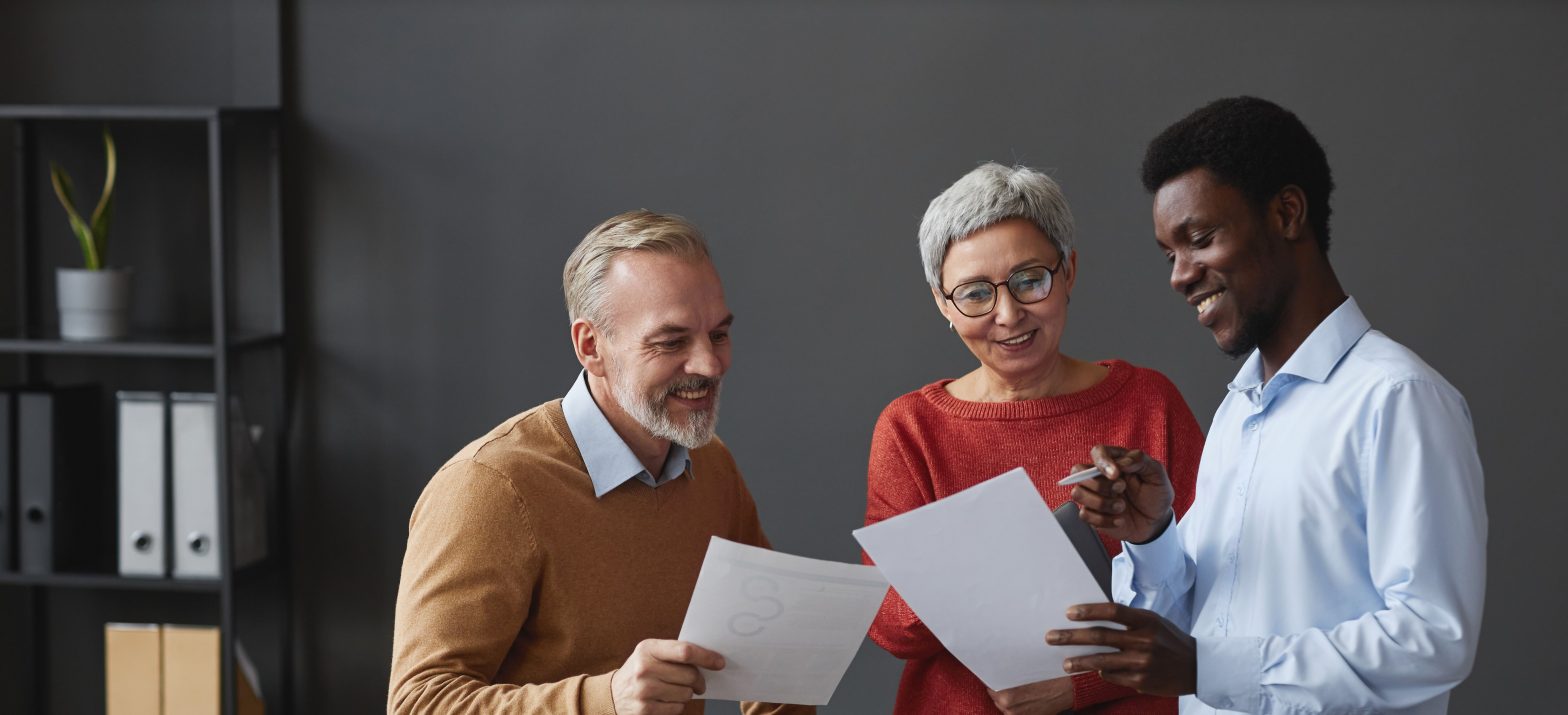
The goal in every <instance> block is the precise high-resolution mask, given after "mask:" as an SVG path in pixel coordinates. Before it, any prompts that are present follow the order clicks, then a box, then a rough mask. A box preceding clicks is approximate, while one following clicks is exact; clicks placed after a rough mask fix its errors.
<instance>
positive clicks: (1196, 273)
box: [1046, 97, 1486, 713]
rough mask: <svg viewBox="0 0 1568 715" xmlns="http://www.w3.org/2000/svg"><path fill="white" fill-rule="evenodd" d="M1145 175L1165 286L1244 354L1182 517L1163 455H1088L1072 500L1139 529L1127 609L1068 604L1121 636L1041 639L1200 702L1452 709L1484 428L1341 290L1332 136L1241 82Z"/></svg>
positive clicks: (1130, 557)
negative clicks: (1246, 90)
mask: <svg viewBox="0 0 1568 715" xmlns="http://www.w3.org/2000/svg"><path fill="white" fill-rule="evenodd" d="M1143 181H1144V186H1145V187H1146V188H1147V189H1148V190H1149V191H1150V192H1152V193H1153V194H1154V230H1155V238H1156V240H1157V241H1158V243H1159V245H1160V248H1161V250H1162V252H1163V253H1164V254H1165V256H1166V258H1167V260H1169V261H1170V262H1171V287H1172V288H1174V289H1175V290H1176V292H1177V293H1179V294H1181V295H1182V296H1183V297H1184V298H1185V299H1186V301H1187V303H1188V304H1189V305H1192V306H1193V307H1194V308H1195V309H1196V311H1197V319H1198V322H1199V323H1200V324H1202V325H1203V326H1205V327H1207V328H1208V329H1209V330H1210V331H1211V332H1212V333H1213V334H1214V339H1215V342H1216V343H1218V344H1219V347H1220V349H1221V350H1223V351H1224V352H1225V353H1227V354H1229V355H1231V356H1232V357H1241V356H1247V360H1246V362H1245V363H1244V364H1243V365H1242V367H1241V371H1240V372H1239V373H1238V374H1237V375H1236V378H1235V379H1234V380H1233V381H1232V382H1231V383H1230V385H1229V391H1230V392H1229V394H1228V395H1227V396H1226V398H1225V401H1224V402H1223V403H1222V404H1221V405H1220V408H1219V410H1218V411H1217V412H1216V413H1215V416H1214V423H1213V425H1212V426H1211V428H1210V429H1209V434H1208V441H1207V443H1206V445H1205V447H1204V451H1203V457H1202V459H1201V462H1200V465H1199V468H1198V493H1197V497H1196V500H1195V501H1194V502H1193V505H1192V507H1191V509H1190V510H1189V511H1188V512H1187V513H1186V515H1185V516H1183V517H1182V518H1181V520H1180V521H1179V522H1176V521H1175V520H1174V516H1173V513H1172V510H1171V486H1170V480H1169V479H1168V478H1167V477H1166V474H1165V469H1164V467H1163V466H1162V465H1160V464H1159V463H1158V462H1156V461H1154V460H1153V459H1150V458H1149V457H1148V456H1147V455H1145V454H1143V453H1142V452H1141V451H1137V450H1127V449H1123V448H1120V447H1103V446H1102V447H1096V448H1095V449H1094V451H1093V454H1092V460H1093V461H1094V462H1095V464H1096V466H1098V467H1099V468H1100V470H1101V471H1102V472H1103V474H1104V476H1103V477H1100V478H1098V479H1096V480H1094V481H1093V482H1090V483H1086V484H1084V485H1082V486H1081V487H1080V488H1078V489H1076V490H1075V491H1074V493H1073V500H1074V501H1075V502H1077V503H1078V504H1079V506H1080V508H1081V510H1082V513H1083V516H1084V518H1085V519H1086V520H1088V521H1089V522H1090V523H1092V524H1094V525H1096V526H1097V527H1099V528H1100V529H1101V530H1102V531H1103V532H1104V533H1106V534H1108V535H1111V536H1114V537H1117V538H1120V539H1122V540H1123V541H1124V542H1127V547H1126V549H1125V550H1124V551H1123V553H1122V555H1121V556H1118V557H1117V559H1116V562H1115V571H1114V573H1115V575H1114V578H1113V581H1114V595H1115V597H1116V600H1117V601H1118V603H1119V604H1125V605H1118V604H1116V603H1108V604H1086V605H1081V606H1074V607H1072V608H1071V609H1069V613H1068V617H1069V618H1071V619H1073V620H1080V621H1089V620H1106V621H1114V622H1117V623H1119V624H1121V625H1123V626H1125V627H1126V630H1125V631H1121V630H1115V629H1109V628H1079V629H1070V630H1061V631H1052V632H1051V633H1049V634H1048V635H1047V636H1046V641H1047V642H1048V643H1052V644H1059V645H1065V644H1097V645H1107V646H1111V647H1113V648H1115V649H1117V652H1113V653H1106V654H1100V655H1087V656H1080V657H1075V658H1070V659H1068V660H1067V662H1066V663H1065V666H1066V668H1067V669H1068V671H1069V672H1077V671H1086V670H1087V671H1099V672H1100V674H1101V675H1102V676H1103V677H1104V679H1105V680H1108V681H1111V682H1114V683H1120V684H1123V685H1128V686H1131V687H1133V688H1136V689H1138V690H1140V691H1143V692H1146V693H1154V694H1160V695H1180V696H1182V699H1181V708H1182V712H1184V713H1209V712H1247V713H1306V712H1337V713H1349V712H1355V713H1365V712H1380V713H1393V712H1398V713H1443V712H1446V711H1447V709H1448V696H1449V691H1451V690H1452V689H1453V688H1454V686H1456V685H1458V684H1459V682H1460V681H1462V680H1464V678H1465V676H1466V675H1468V674H1469V672H1470V668H1471V665H1472V663H1473V662H1474V659H1475V652H1476V643H1477V639H1478V636H1479V634H1480V625H1481V606H1482V599H1483V596H1484V594H1485V583H1486V507H1485V504H1484V502H1483V493H1482V475H1481V464H1480V459H1479V458H1478V456H1477V454H1476V446H1475V434H1474V430H1473V428H1472V425H1471V421H1470V413H1469V409H1468V407H1466V405H1465V401H1464V398H1463V397H1462V396H1460V394H1459V392H1458V391H1457V390H1455V389H1454V387H1453V386H1452V385H1450V384H1449V383H1448V382H1447V381H1446V380H1444V379H1443V377H1442V376H1441V375H1439V374H1438V373H1437V372H1436V371H1435V370H1433V369H1432V368H1431V367H1430V366H1428V365H1427V364H1426V363H1424V362H1422V361H1421V359H1420V358H1419V357H1417V356H1416V355H1415V354H1414V353H1412V352H1411V351H1410V350H1408V349H1407V348H1405V347H1403V346H1402V345H1400V344H1399V343H1396V342H1394V341H1393V340H1391V339H1389V338H1388V336H1386V335H1384V334H1382V333H1380V332H1378V331H1376V330H1372V329H1371V327H1370V324H1369V323H1368V322H1367V319H1366V317H1364V316H1363V315H1362V313H1361V310H1360V308H1359V307H1358V306H1357V305H1356V301H1355V300H1353V299H1351V298H1349V297H1347V296H1346V294H1345V292H1344V290H1343V289H1342V288H1341V287H1340V284H1339V280H1338V278H1336V277H1335V274H1334V270H1333V268H1332V267H1331V266H1330V265H1329V262H1328V246H1329V231H1328V228H1329V226H1328V218H1329V204H1328V198H1329V193H1330V191H1331V190H1332V189H1333V181H1332V179H1331V178H1330V173H1329V167H1328V161H1327V159H1326V157H1325V156H1324V153H1323V149H1322V147H1321V146H1320V145H1319V144H1318V142H1317V140H1316V139H1315V138H1314V137H1313V136H1312V134H1311V133H1310V132H1309V131H1308V130H1307V128H1306V127H1305V126H1303V125H1302V124H1301V122H1300V121H1299V120H1298V119H1297V118H1296V117H1295V115H1293V114H1291V113H1290V112H1288V111H1286V110H1284V109H1283V108H1281V107H1279V106H1277V105H1275V104H1272V103H1270V102H1266V101H1264V100H1261V99H1255V98H1251V97H1239V98H1234V99H1224V100H1220V101H1217V102H1214V103H1212V104H1210V105H1208V106H1206V107H1204V108H1202V109H1199V110H1198V111H1196V112H1195V113H1193V114H1192V115H1190V116H1188V117H1187V118H1185V119H1183V120H1181V121H1180V122H1177V123H1176V124H1175V125H1172V126H1171V127H1170V128H1168V129H1166V130H1165V132H1164V133H1162V134H1160V135H1159V137H1157V138H1156V139H1155V140H1154V141H1153V142H1152V143H1151V144H1150V146H1149V150H1148V154H1147V155H1146V158H1145V160H1144V165H1143ZM1173 522H1174V523H1173Z"/></svg>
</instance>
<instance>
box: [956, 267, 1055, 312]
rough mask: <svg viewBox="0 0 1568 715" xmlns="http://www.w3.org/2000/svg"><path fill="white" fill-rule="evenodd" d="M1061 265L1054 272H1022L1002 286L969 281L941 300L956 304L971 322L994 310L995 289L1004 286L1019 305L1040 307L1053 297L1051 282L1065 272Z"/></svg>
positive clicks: (1040, 269)
mask: <svg viewBox="0 0 1568 715" xmlns="http://www.w3.org/2000/svg"><path fill="white" fill-rule="evenodd" d="M1062 263H1063V262H1058V263H1057V264H1056V267H1055V268H1047V267H1045V266H1028V267H1025V268H1020V269H1018V270H1017V271H1014V272H1013V274H1012V275H1010V276H1008V277H1007V280H1005V281H1002V282H1000V283H992V282H991V281H970V282H968V283H963V284H960V285H959V286H958V287H957V288H954V289H953V290H952V291H951V292H949V293H944V294H943V295H942V297H943V298H946V299H948V300H950V301H953V307H955V308H957V309H958V312H960V313H963V314H964V315H967V316H969V317H971V318H978V317H980V316H982V315H985V314H987V313H990V312H991V311H992V310H993V309H995V308H996V294H997V290H996V289H997V288H1000V287H1002V286H1004V285H1005V286H1007V292H1008V293H1011V294H1013V300H1016V301H1018V302H1019V303H1020V304H1023V305H1028V304H1030V303H1038V302H1040V301H1042V300H1045V299H1046V298H1049V297H1051V283H1052V281H1051V278H1052V276H1055V275H1056V272H1057V271H1059V270H1062Z"/></svg>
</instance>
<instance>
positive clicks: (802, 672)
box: [680, 536, 887, 705]
mask: <svg viewBox="0 0 1568 715" xmlns="http://www.w3.org/2000/svg"><path fill="white" fill-rule="evenodd" d="M886 595H887V579H885V578H883V577H882V574H881V573H880V572H878V571H877V569H876V567H874V566H862V565H860V564H842V563H837V562H834V561H821V560H818V559H808V558H806V557H804V556H792V555H790V554H781V553H778V552H776V551H769V550H767V549H759V548H757V547H754V546H746V545H744V544H737V543H735V542H733V541H727V540H725V539H721V538H719V537H717V536H715V537H713V539H712V540H711V541H709V542H708V555H707V557H706V558H704V559H703V562H702V572H701V573H699V574H698V575H697V588H696V590H695V591H694V592H693V593H692V596H691V604H690V605H689V606H687V608H686V622H685V623H684V624H683V625H682V626H681V634H680V639H681V640H683V641H687V642H689V643H695V644H697V645H700V646H702V647H704V648H707V649H709V650H712V651H716V652H717V653H718V654H719V655H722V656H724V669H723V670H719V671H710V670H703V671H702V675H703V678H704V679H705V680H706V681H707V684H708V689H707V692H706V693H704V694H703V695H699V696H697V697H698V698H702V699H708V700H749V701H753V702H764V703H791V704H796V705H826V704H827V703H828V699H829V698H831V697H832V696H833V691H834V689H836V688H837V687H838V683H839V681H840V680H842V679H843V678H844V671H846V670H848V669H849V664H850V661H853V660H854V659H855V652H856V651H858V650H859V649H860V642H861V641H862V640H864V639H865V637H866V631H867V630H870V628H871V619H873V618H875V617H876V614H877V608H878V607H880V606H881V605H882V599H883V598H884V597H885V596H886Z"/></svg>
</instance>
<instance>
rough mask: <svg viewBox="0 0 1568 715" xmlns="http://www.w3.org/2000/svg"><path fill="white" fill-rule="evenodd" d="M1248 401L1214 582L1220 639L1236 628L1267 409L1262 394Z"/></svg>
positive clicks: (1249, 394) (1249, 395)
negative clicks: (1249, 509) (1243, 558)
mask: <svg viewBox="0 0 1568 715" xmlns="http://www.w3.org/2000/svg"><path fill="white" fill-rule="evenodd" d="M1246 394H1247V399H1248V401H1249V402H1250V403H1251V407H1252V410H1251V413H1250V414H1249V415H1248V416H1247V418H1246V419H1244V420H1242V422H1241V437H1240V440H1241V449H1240V453H1239V455H1238V457H1239V458H1238V459H1237V460H1236V463H1237V471H1236V480H1235V485H1234V487H1233V489H1234V490H1235V495H1234V496H1235V498H1234V499H1232V500H1229V501H1230V503H1231V505H1232V506H1231V508H1230V509H1228V510H1227V511H1226V514H1225V530H1224V532H1223V533H1225V534H1226V539H1225V544H1224V546H1223V548H1222V551H1221V557H1222V558H1223V559H1224V562H1223V566H1222V567H1221V569H1220V578H1218V579H1215V583H1216V584H1218V587H1219V590H1220V591H1221V592H1220V593H1218V594H1215V595H1216V596H1218V597H1219V601H1218V602H1219V603H1223V604H1225V607H1224V608H1222V609H1220V612H1219V614H1218V615H1216V616H1215V617H1214V632H1215V633H1216V634H1217V635H1220V636H1227V635H1230V629H1231V627H1232V626H1233V625H1235V619H1234V617H1233V615H1232V614H1233V610H1234V606H1235V603H1234V599H1235V594H1236V584H1237V582H1238V581H1239V580H1240V574H1241V539H1242V534H1243V532H1244V530H1245V529H1246V526H1247V523H1246V522H1247V503H1248V501H1247V500H1248V499H1249V497H1250V496H1251V494H1252V491H1253V490H1252V480H1253V477H1254V475H1255V474H1256V473H1257V464H1258V452H1259V446H1260V444H1261V443H1262V434H1263V421H1264V419H1265V417H1266V412H1267V410H1268V405H1267V403H1266V402H1264V401H1263V399H1262V391H1261V390H1259V389H1253V390H1249V391H1247V393H1246Z"/></svg>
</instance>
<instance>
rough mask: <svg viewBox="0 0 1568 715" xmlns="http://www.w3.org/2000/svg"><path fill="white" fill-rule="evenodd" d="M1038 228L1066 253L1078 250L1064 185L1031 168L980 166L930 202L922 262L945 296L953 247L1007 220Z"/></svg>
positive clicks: (923, 230) (923, 232)
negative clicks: (944, 268) (945, 276)
mask: <svg viewBox="0 0 1568 715" xmlns="http://www.w3.org/2000/svg"><path fill="white" fill-rule="evenodd" d="M1013 218H1021V219H1024V220H1026V221H1029V222H1030V223H1033V224H1034V225H1035V228H1038V229H1040V232H1041V233H1043V234H1045V237H1046V238H1047V239H1049V240H1050V241H1051V244H1052V245H1054V246H1056V250H1058V251H1061V253H1062V258H1063V259H1065V258H1067V256H1069V255H1071V254H1072V252H1073V212H1072V209H1069V208H1067V197H1065V196H1063V195H1062V187H1060V186H1058V185H1057V184H1056V181H1054V180H1053V179H1051V177H1049V176H1046V175H1045V174H1042V173H1040V172H1038V171H1035V170H1034V169H1031V168H1029V167H1027V166H1014V167H1006V166H1002V165H1001V164H998V163H996V162H987V163H985V164H981V165H980V166H979V167H977V168H976V169H975V170H974V171H971V172H969V173H967V174H964V176H963V178H961V179H959V180H958V181H955V182H953V185H952V186H949V187H947V190H946V191H943V192H942V193H941V194H940V195H939V196H937V197H936V198H934V199H932V200H931V205H930V206H929V207H927V208H926V215H925V218H922V219H920V260H921V262H923V263H924V264H925V269H926V282H927V283H930V284H931V289H932V290H935V291H937V292H938V293H940V292H942V263H943V261H945V260H946V259H947V251H948V249H949V248H952V247H953V244H955V243H958V242H959V241H962V240H964V238H966V237H968V236H969V235H970V234H972V233H974V232H976V231H979V230H981V229H985V228H989V227H991V226H994V225H996V224H998V223H1001V222H1003V221H1006V220H1008V219H1013Z"/></svg>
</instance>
